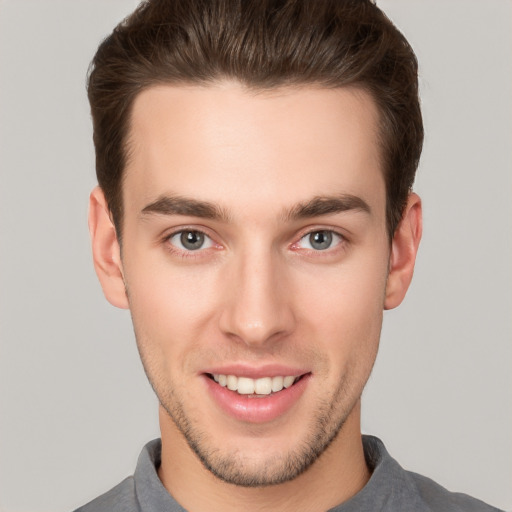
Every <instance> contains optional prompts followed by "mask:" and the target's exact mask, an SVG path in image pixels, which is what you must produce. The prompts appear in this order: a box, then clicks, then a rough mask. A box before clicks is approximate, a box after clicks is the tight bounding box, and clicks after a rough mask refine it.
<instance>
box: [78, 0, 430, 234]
mask: <svg viewBox="0 0 512 512" xmlns="http://www.w3.org/2000/svg"><path fill="white" fill-rule="evenodd" d="M417 71H418V65H417V61H416V57H415V55H414V52H413V50H412V49H411V47H410V45H409V44H408V42H407V40H406V39H405V37H404V36H403V35H402V34H401V33H400V32H399V31H398V29H397V28H396V27H395V26H394V25H393V24H392V23H391V21H390V20H389V19H388V18H387V17H386V15H385V14H384V13H383V12H382V11H381V10H380V9H379V8H378V7H377V6H376V5H374V4H373V2H371V1H370V0H147V1H145V2H142V3H141V4H140V5H139V7H138V8H137V9H136V10H135V12H134V13H133V14H131V15H130V16H129V17H127V18H126V19H125V20H124V21H122V22H121V23H120V24H119V25H118V26H117V27H116V28H115V29H114V31H113V32H112V34H111V35H110V36H109V37H107V38H106V39H105V40H104V41H103V42H102V43H101V45H100V46H99V48H98V51H97V53H96V55H95V57H94V59H93V61H92V63H91V67H90V72H89V80H88V95H89V101H90V104H91V111H92V118H93V126H94V145H95V148H96V173H97V177H98V182H99V185H100V187H101V188H102V189H103V191H104V193H105V196H106V199H107V202H108V205H109V209H110V211H111V214H112V217H113V220H114V223H115V225H116V230H117V232H118V236H121V224H122V213H123V204H122V178H123V169H124V167H125V165H126V161H127V158H128V156H127V155H128V144H127V136H128V133H129V127H130V113H131V107H132V105H133V101H134V98H135V96H136V95H137V94H138V93H139V92H141V91H142V90H143V89H145V88H147V87H149V86H151V85H155V84H162V83H169V84H194V83H195V84H201V85H207V84H209V83H215V82H218V81H220V80H222V79H235V80H237V81H239V82H240V83H242V84H244V85H246V86H248V87H250V88H256V89H272V88H276V87H283V86H287V85H290V86H297V85H308V84H311V85H319V86H323V87H327V88H339V87H346V86H355V87H359V88H361V89H363V90H365V91H367V92H369V93H370V94H371V95H372V97H373V98H374V100H375V102H376V104H377V107H378V110H379V113H380V143H381V151H382V165H383V172H384V177H385V182H386V222H387V229H388V234H389V235H390V236H392V234H393V233H394V231H395V229H396V227H397V225H398V223H399V222H400V220H401V218H402V214H403V210H404V207H405V205H406V202H407V197H408V194H409V192H410V190H411V187H412V184H413V182H414V175H415V173H416V168H417V166H418V162H419V158H420V154H421V148H422V143H423V124H422V118H421V111H420V106H419V98H418V79H417Z"/></svg>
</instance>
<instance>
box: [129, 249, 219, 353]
mask: <svg viewBox="0 0 512 512" xmlns="http://www.w3.org/2000/svg"><path fill="white" fill-rule="evenodd" d="M125 269H126V273H125V278H126V283H127V289H128V296H129V302H130V310H131V314H132V319H133V323H134V327H135V331H136V334H137V339H138V342H139V345H142V346H141V348H142V349H143V350H145V351H146V352H147V351H151V352H152V353H154V354H156V353H159V354H162V355H170V353H171V352H172V356H173V360H174V361H176V360H179V359H180V355H179V354H180V352H182V351H183V350H185V349H187V350H193V349H194V346H196V345H199V344H200V339H201V336H203V337H204V332H205V330H206V325H207V324H208V321H209V319H210V318H211V315H212V314H213V311H214V303H215V300H216V293H215V291H216V288H217V286H216V280H215V276H214V275H213V274H212V272H205V271H202V270H201V269H198V268H197V267H196V268H193V267H192V266H189V267H186V266H181V267H180V266H179V265H178V266H172V265H170V264H169V263H168V262H165V261H163V262H162V261H158V260H157V261H155V260H153V261H147V262H144V263H143V262H141V261H140V259H136V258H132V261H129V262H127V264H126V265H125ZM162 360H168V358H163V359H162Z"/></svg>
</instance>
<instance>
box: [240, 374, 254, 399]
mask: <svg viewBox="0 0 512 512" xmlns="http://www.w3.org/2000/svg"><path fill="white" fill-rule="evenodd" d="M237 391H238V393H239V394H241V395H252V394H254V379H248V378H247V377H238V387H237Z"/></svg>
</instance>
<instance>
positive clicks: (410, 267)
mask: <svg viewBox="0 0 512 512" xmlns="http://www.w3.org/2000/svg"><path fill="white" fill-rule="evenodd" d="M422 228H423V224H422V211H421V199H420V198H419V196H418V195H417V194H414V193H411V194H410V195H409V199H408V201H407V206H406V209H405V211H404V215H403V217H402V220H401V222H400V224H399V225H398V227H397V229H396V231H395V234H394V236H393V241H392V243H391V255H390V260H389V274H388V279H387V283H386V297H385V301H384V309H393V308H396V307H397V306H398V305H400V303H401V302H402V300H403V299H404V297H405V294H406V292H407V289H408V288H409V285H410V283H411V280H412V275H413V273H414V264H415V262H416V254H417V252H418V247H419V244H420V240H421V233H422Z"/></svg>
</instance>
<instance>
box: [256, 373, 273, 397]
mask: <svg viewBox="0 0 512 512" xmlns="http://www.w3.org/2000/svg"><path fill="white" fill-rule="evenodd" d="M254 391H255V393H256V394H257V395H270V393H272V379H271V378H270V377H263V378H262V379H257V380H256V381H255V383H254Z"/></svg>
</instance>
